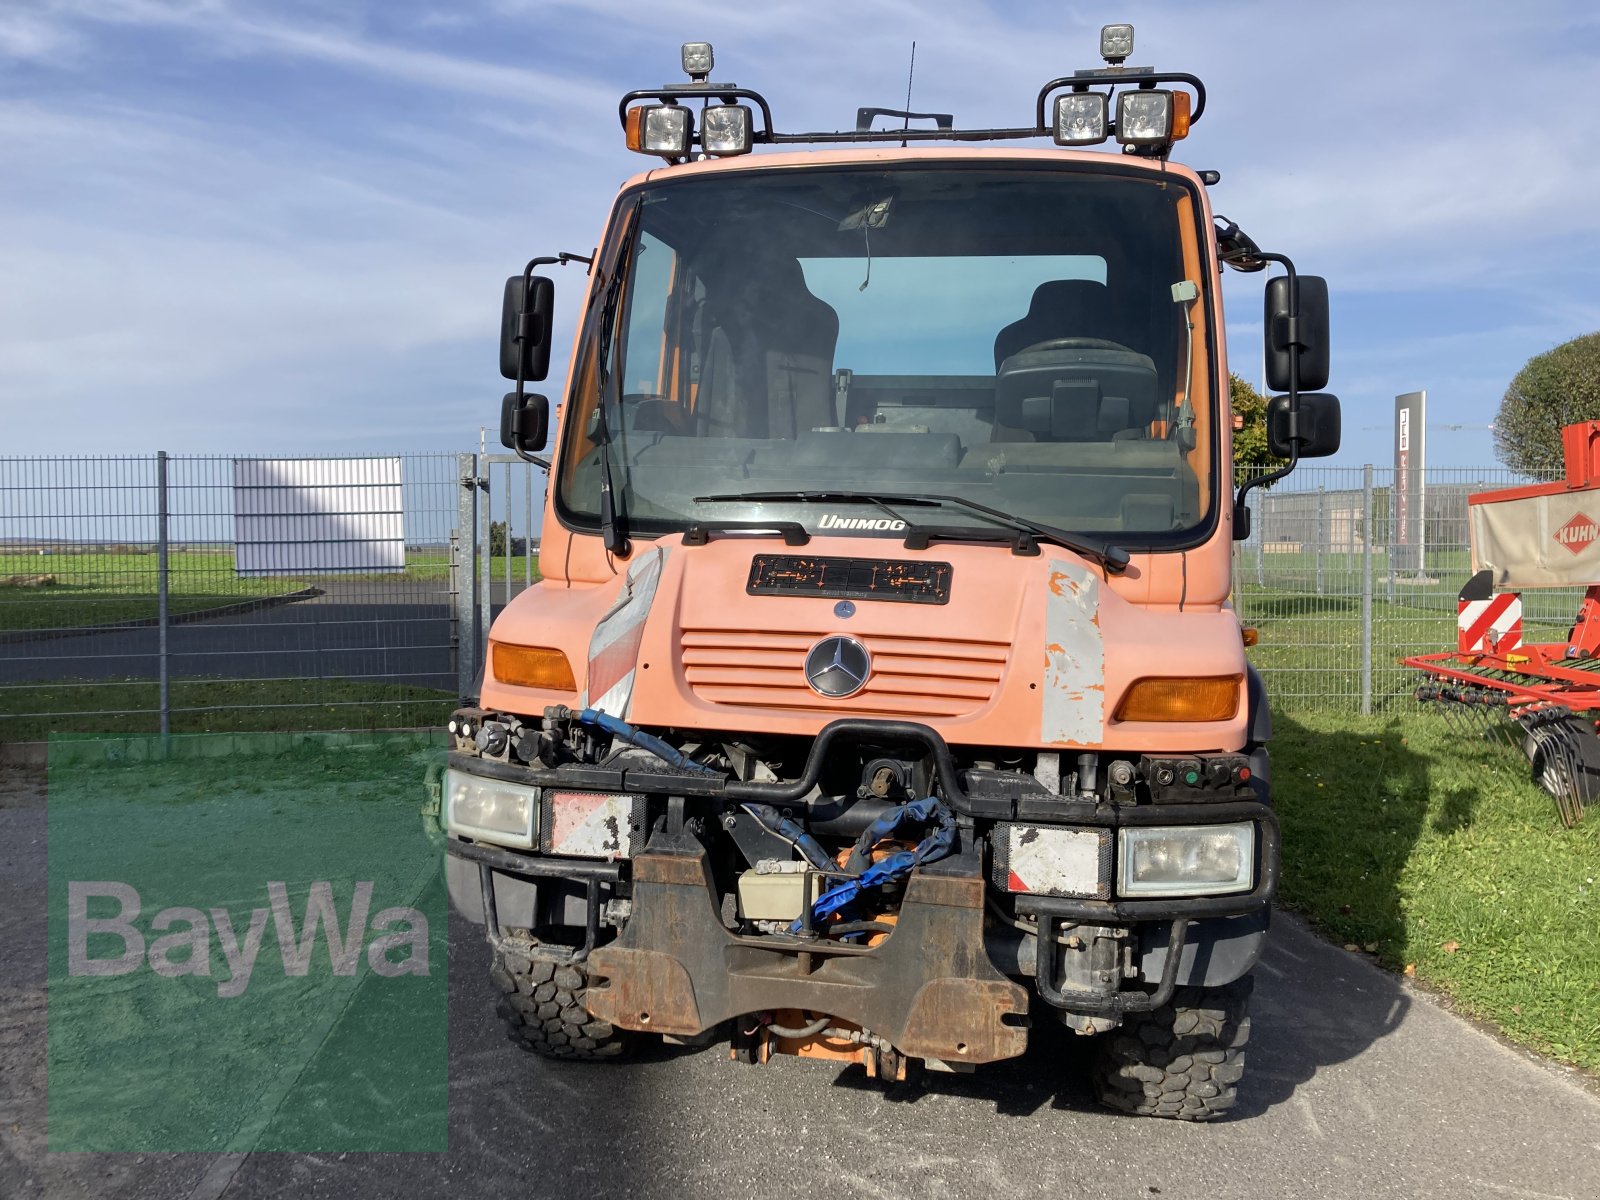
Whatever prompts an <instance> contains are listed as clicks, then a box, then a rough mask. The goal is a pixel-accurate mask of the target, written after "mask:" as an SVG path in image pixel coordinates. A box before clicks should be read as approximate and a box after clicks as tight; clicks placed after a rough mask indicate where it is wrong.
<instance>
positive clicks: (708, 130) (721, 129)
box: [700, 104, 751, 157]
mask: <svg viewBox="0 0 1600 1200" xmlns="http://www.w3.org/2000/svg"><path fill="white" fill-rule="evenodd" d="M750 128H751V124H750V109H749V107H748V106H747V105H744V104H713V105H711V106H710V107H709V108H707V109H706V110H705V111H704V112H702V113H701V114H700V148H701V149H702V150H704V151H705V152H706V153H707V154H714V155H717V156H719V157H720V156H724V155H730V154H748V153H749V152H750Z"/></svg>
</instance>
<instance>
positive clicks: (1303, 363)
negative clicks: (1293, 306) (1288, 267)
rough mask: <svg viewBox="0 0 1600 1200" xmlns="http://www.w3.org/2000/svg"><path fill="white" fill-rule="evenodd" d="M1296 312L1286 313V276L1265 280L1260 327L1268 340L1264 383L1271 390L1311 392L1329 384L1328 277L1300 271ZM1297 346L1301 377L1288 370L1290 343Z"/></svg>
mask: <svg viewBox="0 0 1600 1200" xmlns="http://www.w3.org/2000/svg"><path fill="white" fill-rule="evenodd" d="M1296 282H1297V283H1298V284H1299V285H1300V304H1299V316H1298V317H1296V318H1295V319H1293V320H1291V319H1290V317H1289V312H1290V304H1289V277H1288V276H1287V275H1278V276H1275V277H1273V278H1272V279H1269V280H1267V302H1266V311H1265V313H1264V322H1263V329H1264V331H1265V333H1266V341H1267V387H1268V388H1269V389H1270V390H1272V391H1274V392H1287V391H1291V390H1298V391H1303V392H1314V391H1316V390H1317V389H1318V388H1325V387H1327V386H1328V281H1327V280H1326V279H1324V278H1322V276H1320V275H1300V276H1298V277H1297V278H1296ZM1296 344H1297V345H1299V347H1300V377H1299V378H1298V379H1292V378H1291V377H1290V372H1289V347H1290V346H1291V345H1296Z"/></svg>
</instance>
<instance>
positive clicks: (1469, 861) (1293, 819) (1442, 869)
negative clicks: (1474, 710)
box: [1272, 713, 1600, 1071]
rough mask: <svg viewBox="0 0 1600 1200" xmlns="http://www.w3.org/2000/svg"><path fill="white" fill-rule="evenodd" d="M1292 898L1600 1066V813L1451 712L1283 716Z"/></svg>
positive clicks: (1472, 1009)
mask: <svg viewBox="0 0 1600 1200" xmlns="http://www.w3.org/2000/svg"><path fill="white" fill-rule="evenodd" d="M1272 751H1273V794H1274V797H1275V799H1276V801H1277V804H1278V809H1279V814H1280V816H1281V818H1282V821H1283V829H1284V868H1283V885H1282V892H1281V899H1282V901H1283V902H1284V903H1286V904H1288V905H1290V906H1291V907H1293V908H1296V909H1298V910H1300V911H1302V912H1304V913H1305V914H1306V915H1307V916H1309V917H1310V918H1311V920H1312V921H1313V922H1314V923H1315V924H1316V925H1317V926H1318V927H1320V928H1321V929H1322V930H1323V931H1325V932H1326V933H1327V934H1328V935H1329V936H1331V937H1332V938H1333V939H1334V940H1335V941H1338V942H1341V943H1349V944H1354V945H1357V946H1360V947H1362V948H1364V949H1368V950H1369V951H1370V952H1371V953H1372V954H1374V955H1375V957H1376V958H1377V959H1378V961H1380V962H1381V963H1382V964H1383V965H1385V966H1387V967H1389V968H1391V969H1393V970H1396V971H1403V970H1406V969H1407V968H1408V967H1409V968H1412V969H1413V970H1414V971H1415V974H1416V977H1417V978H1418V979H1419V980H1421V981H1422V982H1423V983H1425V984H1427V985H1429V986H1431V987H1433V988H1436V989H1438V990H1439V991H1441V992H1443V993H1444V994H1446V995H1447V996H1449V997H1450V998H1451V999H1452V1000H1453V1001H1454V1002H1455V1003H1456V1004H1457V1006H1458V1007H1459V1008H1461V1009H1462V1010H1463V1011H1465V1012H1467V1013H1469V1014H1471V1015H1473V1016H1475V1017H1478V1018H1481V1019H1483V1020H1485V1021H1487V1022H1489V1023H1491V1024H1493V1025H1494V1026H1496V1027H1497V1028H1499V1029H1500V1030H1502V1031H1503V1032H1504V1033H1505V1034H1506V1035H1507V1036H1509V1037H1510V1038H1512V1039H1514V1040H1515V1041H1518V1042H1520V1043H1522V1044H1524V1045H1527V1046H1529V1047H1532V1048H1533V1049H1535V1050H1538V1051H1540V1052H1542V1053H1545V1054H1548V1055H1551V1056H1553V1057H1555V1058H1558V1059H1561V1060H1563V1061H1566V1062H1571V1063H1575V1064H1577V1065H1579V1066H1581V1067H1584V1068H1586V1069H1588V1070H1591V1071H1600V890H1597V885H1596V882H1595V881H1596V879H1600V811H1596V812H1594V813H1592V814H1591V816H1590V818H1589V820H1587V821H1586V822H1584V823H1583V824H1581V825H1579V826H1578V827H1577V828H1576V829H1571V830H1568V829H1563V828H1562V827H1561V824H1560V822H1559V821H1558V820H1557V818H1556V813H1555V805H1554V802H1553V801H1552V800H1551V799H1550V798H1549V797H1548V796H1546V795H1545V794H1544V793H1543V792H1542V791H1540V790H1538V789H1537V788H1535V787H1534V786H1533V785H1532V784H1531V783H1529V782H1528V781H1527V776H1528V769H1527V763H1526V761H1525V760H1524V759H1522V758H1521V756H1520V754H1514V753H1512V752H1511V751H1509V750H1502V749H1497V748H1495V747H1493V746H1491V745H1489V744H1486V743H1483V742H1477V741H1472V740H1466V739H1463V737H1462V736H1461V735H1460V734H1456V733H1452V732H1451V731H1450V730H1449V729H1448V727H1447V726H1445V725H1444V723H1443V722H1442V721H1441V720H1440V719H1439V718H1437V717H1432V716H1428V715H1424V714H1422V713H1408V714H1405V715H1403V716H1402V715H1394V716H1389V717H1383V718H1370V719H1366V720H1363V719H1361V718H1352V717H1333V716H1307V715H1300V716H1297V717H1295V718H1293V719H1290V718H1288V717H1286V716H1283V715H1281V714H1280V715H1279V716H1277V718H1276V720H1275V737H1274V740H1273V743H1272Z"/></svg>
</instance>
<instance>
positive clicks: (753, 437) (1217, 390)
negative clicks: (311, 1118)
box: [442, 26, 1338, 1119]
mask: <svg viewBox="0 0 1600 1200" xmlns="http://www.w3.org/2000/svg"><path fill="white" fill-rule="evenodd" d="M1122 31H1126V32H1125V35H1124V33H1123V32H1122ZM1124 36H1125V39H1126V41H1125V43H1124V41H1123V40H1122V39H1123V38H1124ZM1131 40H1132V30H1131V27H1127V26H1108V27H1107V32H1106V33H1104V34H1103V36H1102V53H1103V55H1104V56H1105V57H1106V59H1107V63H1108V65H1107V66H1106V67H1104V68H1099V69H1095V70H1091V71H1080V72H1077V73H1076V74H1074V75H1071V76H1067V77H1063V78H1062V79H1058V80H1054V81H1052V82H1051V83H1049V84H1047V85H1046V86H1045V87H1044V88H1043V89H1042V90H1041V91H1040V92H1039V94H1038V97H1037V100H1036V104H1035V112H1034V116H1035V120H1034V123H1033V124H1032V125H1031V126H1027V125H1021V126H1019V127H1017V128H1010V129H988V130H962V129H958V128H956V127H955V125H954V123H953V120H952V118H950V117H948V116H945V115H943V114H912V113H904V112H899V111H896V112H893V113H889V114H888V115H889V116H890V117H891V119H898V120H903V121H904V125H903V127H901V128H896V129H888V130H885V129H878V128H874V125H875V123H876V120H877V119H878V118H881V117H882V116H884V115H885V114H884V111H883V110H870V109H865V110H862V112H861V113H860V114H859V116H858V122H857V128H856V129H855V130H853V131H844V132H840V133H837V134H782V133H778V132H776V131H775V130H774V128H773V120H772V115H771V112H770V108H769V106H768V105H767V102H766V101H765V100H764V99H763V98H762V97H761V96H760V95H759V94H758V93H755V92H753V91H750V90H748V89H744V88H740V87H738V86H736V85H732V84H717V83H712V82H709V78H710V71H711V69H712V57H711V49H710V47H709V46H708V45H706V44H705V43H690V44H688V45H686V46H685V48H684V56H683V61H684V67H685V70H686V71H687V72H688V74H689V75H690V82H689V83H687V84H675V85H666V86H664V87H662V88H660V89H653V90H644V91H638V92H630V93H629V94H628V95H627V96H626V97H624V99H623V102H622V105H621V107H620V110H619V115H620V118H621V124H622V126H623V130H624V136H625V139H626V141H627V144H628V145H629V147H630V148H631V149H634V150H637V151H639V152H641V153H645V154H650V155H652V156H654V157H657V158H659V159H660V160H661V161H662V165H658V166H656V167H653V168H652V169H650V170H648V171H646V172H644V173H642V174H639V175H637V176H635V177H634V178H632V179H630V180H629V181H628V182H627V183H625V184H624V185H623V186H622V188H621V190H620V192H619V193H618V195H617V197H616V200H615V201H614V203H613V205H612V208H611V211H610V214H609V216H608V218H607V219H606V222H605V226H604V230H603V233H602V235H601V237H600V239H599V241H598V245H597V249H596V250H595V252H594V253H593V254H592V255H587V256H579V255H571V254H568V255H561V256H557V257H555V258H543V259H537V260H535V261H534V262H533V263H530V264H529V266H528V267H527V268H526V269H525V270H524V271H523V272H522V273H521V274H520V275H517V276H513V277H512V278H511V279H510V280H509V281H508V283H507V287H506V291H505V296H504V310H503V315H502V334H503V336H502V354H501V368H502V371H503V373H504V374H506V375H507V377H508V378H511V379H514V380H515V381H516V391H514V392H513V393H511V394H510V395H508V396H507V397H506V399H505V402H504V406H503V414H502V433H503V437H504V440H505V442H506V444H507V445H508V446H510V447H512V448H513V449H515V450H517V452H518V453H520V454H522V455H523V456H524V457H529V458H533V457H534V456H535V455H536V454H537V453H538V452H539V451H541V450H543V449H544V447H545V441H546V437H547V430H548V428H549V425H550V423H551V417H552V411H551V410H552V406H551V404H550V402H549V401H548V399H547V398H545V397H543V396H538V395H533V394H531V393H529V392H528V390H527V386H526V385H527V384H529V383H530V382H536V381H537V380H539V379H542V378H544V377H545V374H546V373H547V371H548V362H549V356H550V345H549V342H550V330H551V327H552V312H553V304H554V284H553V282H552V281H551V279H549V278H548V277H545V276H540V275H537V274H535V270H536V269H537V268H538V267H539V266H541V265H544V264H551V265H554V264H557V263H559V264H561V265H562V266H566V265H567V264H569V263H572V264H579V263H581V264H582V265H583V266H584V267H585V268H586V276H585V278H584V280H583V285H582V289H581V290H582V293H583V294H582V298H581V300H580V301H579V305H580V307H579V309H578V311H579V312H580V314H581V316H580V319H579V325H578V331H577V336H576V340H575V343H574V346H573V351H572V358H571V363H570V369H569V372H568V376H567V386H566V392H565V395H564V397H563V398H561V401H560V403H559V404H558V405H556V406H554V407H555V410H556V415H557V417H558V420H557V421H556V424H557V425H558V436H557V439H556V444H555V446H554V448H553V451H552V452H551V456H550V458H549V459H548V460H547V461H546V460H536V461H539V462H540V463H541V465H542V466H547V467H548V470H549V472H550V487H549V492H548V500H547V504H546V508H545V512H544V517H543V528H542V536H541V542H540V570H541V573H542V574H543V577H544V578H543V582H542V583H539V584H537V585H535V586H533V587H530V588H529V589H527V590H526V591H525V592H523V593H522V594H520V595H519V596H517V597H516V598H515V599H514V600H513V601H512V602H511V603H510V604H509V605H508V606H507V608H506V609H505V611H504V612H503V613H502V614H501V615H500V616H499V618H498V619H497V620H496V621H495V622H494V625H493V628H492V629H491V630H490V633H489V645H488V652H487V661H486V666H485V671H484V674H483V677H482V684H481V689H480V693H479V695H477V696H476V697H469V698H467V699H466V702H465V703H464V705H463V707H462V708H461V709H460V710H459V711H458V712H456V713H455V714H454V716H453V717H452V719H451V721H450V736H451V755H450V764H449V770H448V773H447V777H446V787H445V793H444V804H443V810H442V820H443V824H444V826H445V830H446V833H447V839H446V845H447V850H448V854H447V860H446V870H447V876H448V880H449V883H450V890H451V895H452V897H453V900H454V902H455V904H456V906H457V907H458V908H459V909H460V910H461V911H462V912H464V913H465V914H466V915H467V916H468V917H470V918H471V919H472V920H474V921H476V922H478V923H480V924H482V925H483V926H484V930H485V935H486V937H487V938H488V940H489V942H490V945H491V947H492V950H493V953H494V958H495V964H494V967H493V969H492V975H493V978H494V980H495V982H496V984H497V985H498V986H499V988H500V990H501V992H502V993H503V1000H502V1003H501V1015H502V1017H503V1018H504V1019H505V1020H506V1022H507V1024H508V1027H509V1029H510V1031H511V1033H512V1035H513V1038H514V1040H516V1041H519V1042H520V1043H522V1044H523V1045H525V1046H527V1047H528V1048H530V1049H533V1050H535V1051H538V1052H541V1053H546V1054H552V1055H557V1056H564V1057H586V1058H587V1057H611V1056H616V1055H621V1054H624V1053H626V1052H627V1050H628V1049H629V1047H630V1046H631V1045H633V1044H635V1043H636V1042H637V1040H638V1039H639V1038H641V1037H647V1036H653V1035H663V1036H666V1037H668V1038H671V1039H674V1040H677V1041H683V1042H689V1043H693V1044H699V1043H706V1042H710V1041H713V1040H720V1039H726V1040H727V1042H728V1045H729V1048H730V1053H731V1054H732V1056H733V1057H734V1058H736V1059H741V1060H744V1061H750V1062H757V1061H761V1062H764V1061H766V1060H767V1059H768V1058H769V1057H770V1056H771V1055H772V1054H774V1053H792V1054H799V1055H802V1056H807V1057H821V1058H831V1059H840V1060H846V1061H852V1062H859V1063H861V1064H862V1065H863V1066H864V1067H865V1069H866V1070H867V1071H868V1072H869V1073H870V1074H872V1075H875V1076H880V1077H884V1078H888V1079H899V1078H903V1077H904V1075H905V1072H906V1071H907V1069H908V1068H909V1067H911V1066H912V1065H914V1064H920V1065H921V1066H922V1067H923V1068H925V1069H933V1070H956V1071H965V1070H972V1069H975V1068H976V1067H978V1066H980V1065H981V1064H983V1063H986V1062H993V1061H997V1060H1001V1059H1005V1058H1010V1057H1014V1056H1016V1055H1019V1054H1022V1053H1023V1051H1024V1050H1025V1048H1026V1046H1027V1043H1028V1031H1029V1027H1030V1023H1031V1022H1032V1021H1036V1020H1040V1019H1051V1020H1059V1021H1062V1022H1064V1023H1065V1024H1066V1025H1067V1026H1069V1027H1070V1028H1072V1029H1073V1030H1075V1031H1077V1032H1078V1033H1081V1034H1084V1035H1088V1036H1096V1037H1098V1038H1099V1039H1100V1042H1101V1046H1102V1053H1101V1055H1100V1058H1099V1062H1100V1065H1099V1067H1097V1073H1096V1086H1097V1089H1098V1093H1099V1095H1100V1096H1101V1098H1102V1099H1103V1100H1104V1101H1106V1102H1107V1103H1108V1104H1111V1105H1113V1106H1114V1107H1118V1108H1121V1109H1124V1110H1126V1111H1131V1112H1141V1113H1151V1114H1156V1115H1167V1116H1176V1117H1182V1118H1188V1119H1208V1118H1211V1117H1214V1116H1217V1115H1219V1114H1221V1113H1222V1112H1224V1111H1226V1109H1227V1108H1228V1107H1229V1106H1230V1105H1231V1104H1232V1102H1233V1097H1234V1095H1235V1085H1236V1084H1237V1081H1238V1078H1239V1075H1240V1073H1241V1072H1242V1047H1243V1044H1244V1040H1245V1035H1246V1033H1247V1030H1248V993H1249V980H1250V971H1251V969H1252V967H1253V966H1254V964H1255V962H1256V960H1257V959H1258V957H1259V955H1260V951H1261V945H1262V940H1263V937H1264V935H1265V932H1266V929H1267V925H1268V919H1269V908H1270V903H1271V899H1272V896H1273V893H1274V889H1275V886H1276V882H1277V874H1278V869H1279V836H1278V825H1277V821H1276V818H1275V817H1274V815H1273V810H1272V807H1271V803H1270V790H1269V780H1270V762H1269V757H1268V751H1267V746H1266V743H1267V739H1268V736H1269V733H1270V718H1269V715H1268V711H1267V702H1266V695H1265V690H1264V688H1263V687H1262V685H1261V681H1260V679H1259V677H1258V676H1257V675H1256V674H1255V673H1254V672H1253V671H1252V669H1251V668H1250V666H1249V664H1248V663H1247V661H1246V658H1245V653H1244V642H1243V638H1242V636H1241V630H1240V626H1239V622H1238V620H1237V618H1236V616H1235V615H1234V613H1233V611H1232V609H1231V607H1230V605H1229V594H1230V589H1231V579H1230V568H1231V561H1232V544H1233V541H1234V539H1235V538H1236V537H1239V536H1243V535H1244V531H1245V530H1246V529H1247V526H1248V507H1247V505H1246V504H1245V503H1244V500H1245V496H1244V494H1243V493H1242V492H1241V493H1240V494H1238V495H1235V492H1234V482H1233V481H1234V471H1233V466H1232V458H1231V445H1230V438H1231V432H1232V423H1231V410H1230V407H1229V402H1228V396H1229V388H1228V370H1227V359H1226V351H1225V347H1224V345H1223V320H1222V295H1221V287H1220V274H1221V270H1222V267H1223V265H1224V264H1225V263H1227V264H1231V265H1233V266H1236V267H1238V268H1240V269H1245V270H1260V269H1263V268H1266V267H1268V266H1269V265H1270V264H1273V263H1277V264H1280V265H1281V266H1282V267H1283V268H1284V273H1283V274H1281V275H1277V276H1275V277H1274V278H1273V279H1272V280H1271V281H1270V282H1269V285H1268V287H1267V290H1266V300H1265V305H1266V337H1267V346H1266V352H1267V362H1268V373H1269V378H1270V379H1271V381H1272V386H1273V387H1275V388H1281V389H1283V390H1284V391H1285V392H1286V393H1287V394H1286V395H1283V396H1280V397H1277V398H1276V399H1274V400H1273V401H1272V404H1271V405H1270V412H1269V417H1270V422H1271V424H1270V429H1269V434H1270V437H1271V441H1272V444H1273V447H1274V449H1275V451H1276V452H1279V453H1281V454H1282V455H1283V456H1284V457H1285V459H1286V465H1285V466H1284V467H1282V468H1280V469H1279V471H1277V472H1276V473H1274V476H1273V477H1276V475H1279V474H1282V473H1284V472H1285V471H1287V470H1288V469H1291V468H1292V466H1293V464H1294V462H1295V461H1297V459H1298V458H1301V457H1310V456H1312V455H1315V454H1325V453H1331V452H1332V450H1333V449H1335V448H1336V447H1337V439H1338V426H1337V417H1338V406H1337V401H1336V400H1334V399H1333V398H1332V397H1331V396H1325V395H1321V394H1310V393H1311V392H1312V389H1315V388H1319V387H1321V386H1323V385H1324V383H1325V382H1326V372H1327V366H1326V363H1327V350H1326V288H1325V286H1323V285H1322V284H1321V281H1320V280H1317V279H1315V278H1313V277H1302V276H1298V275H1296V274H1295V272H1294V270H1293V265H1292V263H1290V262H1289V261H1288V260H1287V259H1286V258H1285V257H1284V256H1281V255H1274V254H1268V253H1266V252H1263V251H1261V250H1260V248H1259V247H1257V246H1255V244H1254V243H1253V242H1251V241H1250V239H1249V238H1248V237H1247V236H1246V235H1244V234H1243V233H1242V232H1240V231H1239V229H1238V227H1237V226H1235V225H1233V224H1232V223H1231V222H1227V221H1226V220H1225V219H1222V218H1218V217H1217V216H1215V215H1214V214H1213V212H1212V209H1211V203H1210V198H1209V187H1210V186H1211V185H1212V184H1214V183H1215V182H1216V181H1217V177H1216V173H1215V172H1196V171H1194V170H1191V169H1189V168H1188V167H1185V166H1182V165H1180V164H1178V163H1176V162H1174V161H1172V159H1171V157H1170V153H1171V151H1172V149H1173V147H1174V145H1175V144H1176V143H1177V142H1178V141H1179V140H1181V139H1182V138H1183V137H1184V136H1185V135H1186V134H1187V133H1188V130H1189V127H1190V126H1191V125H1192V124H1193V123H1194V122H1195V121H1196V120H1198V118H1199V117H1200V115H1201V113H1202V112H1203V111H1204V102H1205V91H1204V87H1203V85H1201V84H1200V82H1199V81H1198V80H1197V79H1194V77H1193V76H1189V75H1184V74H1172V73H1167V74H1163V73H1159V72H1155V71H1153V70H1150V69H1145V68H1129V67H1125V66H1123V65H1122V62H1123V59H1124V58H1125V57H1126V50H1124V49H1123V46H1124V44H1126V46H1127V47H1129V48H1131ZM924 118H925V119H929V120H931V121H932V127H931V128H929V127H926V126H925V125H922V124H918V125H916V126H915V127H913V125H912V121H913V120H919V119H924ZM1039 140H1042V141H1045V142H1046V143H1053V144H1047V145H1046V146H1045V147H1043V148H1041V147H1038V146H1034V145H1029V144H1028V143H1030V142H1034V141H1039ZM1101 143H1105V144H1107V145H1109V146H1110V147H1112V148H1114V149H1115V151H1117V152H1114V153H1107V152H1106V150H1104V149H1092V148H1089V147H1093V146H1097V145H1100V144H1101ZM802 144H803V145H805V146H806V147H807V148H806V149H804V150H798V151H797V150H793V149H790V147H792V146H797V145H802ZM1180 1018H1181V1019H1180Z"/></svg>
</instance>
